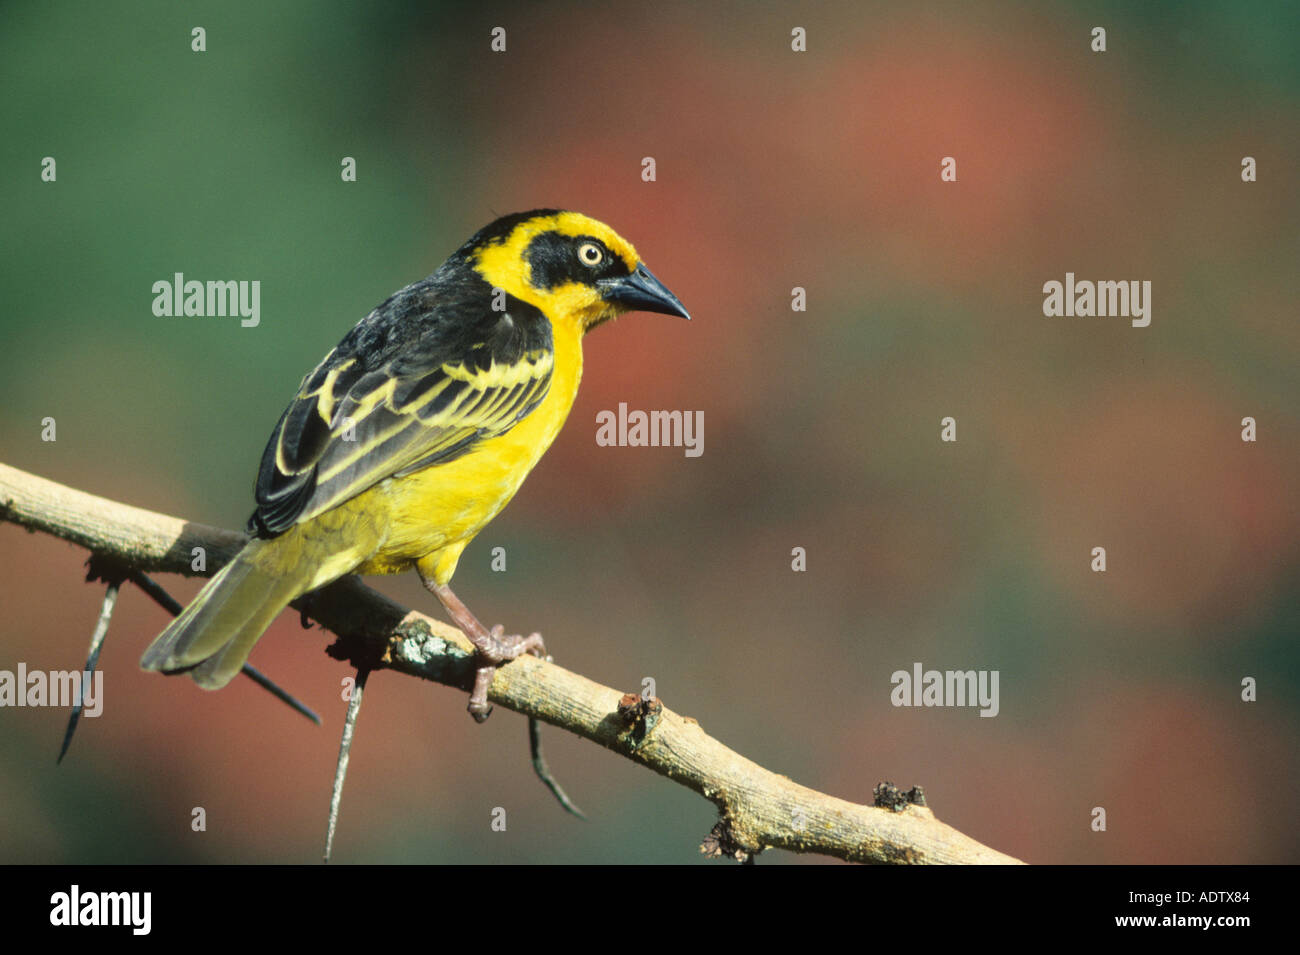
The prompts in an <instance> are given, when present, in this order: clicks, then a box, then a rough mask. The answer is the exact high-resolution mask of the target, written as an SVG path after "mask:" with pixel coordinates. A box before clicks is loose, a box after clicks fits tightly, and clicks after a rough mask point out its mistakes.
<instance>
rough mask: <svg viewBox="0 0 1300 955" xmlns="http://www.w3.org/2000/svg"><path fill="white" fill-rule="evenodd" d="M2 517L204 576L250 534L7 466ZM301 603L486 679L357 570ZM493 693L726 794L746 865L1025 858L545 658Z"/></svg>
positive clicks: (395, 666)
mask: <svg viewBox="0 0 1300 955" xmlns="http://www.w3.org/2000/svg"><path fill="white" fill-rule="evenodd" d="M0 520H5V521H9V522H12V523H14V524H17V525H19V526H21V527H25V528H27V529H28V530H31V531H43V532H45V533H47V534H52V535H54V536H55V537H60V538H62V539H64V540H67V541H71V542H73V543H75V544H79V545H80V546H82V547H85V548H87V549H88V550H90V551H91V552H92V553H93V554H96V555H99V556H100V557H101V558H107V559H111V560H116V561H120V562H121V563H122V564H124V565H125V566H127V567H129V568H132V569H137V570H141V571H145V572H150V571H165V572H168V573H179V574H187V575H193V574H194V572H193V571H192V570H191V561H192V549H193V548H195V547H203V548H205V549H206V551H207V567H208V571H207V572H208V573H213V572H215V571H216V570H218V569H219V568H220V567H221V566H222V565H223V564H224V563H225V562H226V561H228V560H230V558H231V557H233V556H234V555H235V554H236V553H238V551H239V549H240V547H242V546H243V544H244V541H245V540H246V538H245V537H244V536H243V535H242V534H237V533H234V532H233V531H228V530H223V529H221V528H216V527H208V526H206V525H204V524H196V523H193V522H191V521H184V520H181V519H179V518H175V517H168V516H166V515H163V514H156V513H154V512H152V511H146V510H143V509H141V508H136V507H131V506H129V505H126V504H121V503H118V502H117V501H110V500H107V499H105V498H102V497H96V496H94V495H92V494H87V493H85V492H82V491H77V490H74V489H72V488H69V487H65V486H63V485H61V484H56V483H54V482H53V481H47V480H45V479H44V478H39V477H36V476H35V475H31V474H27V473H25V472H23V471H19V470H16V469H14V468H11V467H8V466H6V465H3V464H0ZM294 607H296V608H298V609H299V610H300V611H302V612H303V613H305V614H307V615H308V616H310V617H311V618H312V619H314V620H316V621H317V622H319V623H320V624H322V625H323V626H324V627H326V628H328V629H329V630H331V631H333V632H334V633H335V634H338V635H339V638H338V640H337V641H336V642H335V643H334V645H333V646H331V647H330V648H329V650H328V652H329V653H330V655H331V656H333V657H335V658H337V659H340V660H348V661H350V662H351V663H352V664H353V665H354V666H356V667H358V668H363V669H369V670H378V669H389V670H396V671H397V672H399V673H405V674H408V675H410V676H415V677H419V678H421V679H424V680H430V681H433V682H435V683H442V684H445V685H447V686H454V687H458V688H460V689H462V690H466V691H468V690H469V688H470V687H471V686H472V684H473V680H474V658H473V648H472V646H471V644H470V643H469V641H468V640H467V639H466V637H465V636H464V634H462V633H461V632H460V631H459V630H457V629H456V628H454V627H451V626H449V625H448V624H445V623H442V622H441V621H438V620H434V619H432V618H430V617H427V616H425V615H424V614H422V613H418V612H416V611H414V610H408V609H407V608H405V607H403V606H401V605H400V604H397V603H395V602H394V601H392V600H390V599H388V598H387V597H385V596H383V595H382V594H380V593H378V592H376V591H374V590H371V589H370V588H369V587H367V586H365V584H363V583H361V581H360V580H358V579H357V578H356V577H345V578H343V579H342V580H339V581H336V582H335V583H333V584H330V585H329V586H328V587H324V588H322V589H320V590H318V591H316V592H314V593H312V594H308V595H307V596H305V597H303V598H301V599H300V600H298V601H295V603H294ZM490 698H491V700H492V702H493V703H496V704H497V705H499V706H503V707H505V708H507V709H511V710H515V711H516V712H519V713H523V714H525V715H527V716H530V717H534V718H536V719H539V720H542V721H544V722H547V723H551V724H553V725H555V726H559V727H561V728H562V729H566V730H568V731H569V732H571V733H575V734H577V735H578V736H582V737H585V738H586V739H589V740H592V741H593V742H596V743H599V744H600V745H602V746H604V747H606V748H607V749H611V750H613V751H614V752H616V753H619V754H621V755H623V756H625V757H627V758H628V759H630V760H633V761H634V762H637V763H641V764H642V765H644V766H646V767H648V768H649V769H652V770H654V771H655V772H657V773H659V774H660V775H662V776H666V777H668V778H669V779H671V780H673V781H674V782H676V783H679V784H681V785H683V786H686V787H688V788H689V789H692V790H694V791H695V792H697V793H699V794H700V795H702V796H704V797H705V798H706V799H708V800H709V801H711V802H712V803H714V804H715V805H716V806H717V807H718V810H719V812H720V815H721V820H720V821H719V823H718V825H717V826H715V827H714V830H713V832H712V833H710V835H709V837H708V838H707V839H706V840H705V843H704V846H703V847H702V848H703V849H704V851H706V852H707V853H709V854H713V855H730V856H732V857H734V858H737V859H740V860H742V861H744V860H746V859H749V858H752V856H753V855H755V854H756V853H758V852H760V851H762V850H763V849H767V848H781V849H789V850H791V851H793V852H812V853H821V854H824V855H829V856H834V857H836V858H840V859H844V860H847V861H851V862H887V863H918V864H920V863H940V864H941V863H1001V864H1010V863H1017V862H1018V861H1019V860H1017V859H1013V858H1012V857H1010V856H1007V855H1003V854H1002V853H1000V852H997V851H996V850H993V849H990V848H988V847H987V846H984V845H981V844H980V843H978V842H976V841H975V840H974V839H971V838H970V837H969V836H966V835H964V834H962V833H960V832H958V831H957V830H956V829H953V828H952V827H951V826H948V825H946V824H944V823H942V822H940V821H939V820H937V819H936V818H935V817H934V813H933V812H931V811H930V810H929V809H928V808H926V807H925V806H924V805H916V804H911V803H908V802H907V801H906V800H899V799H897V798H895V797H893V796H890V797H887V798H885V799H883V800H882V799H881V798H880V796H879V795H878V796H877V801H878V802H884V803H885V804H886V805H890V804H892V805H891V808H877V807H875V806H865V805H858V804H855V803H851V802H847V801H845V800H842V799H836V798H835V797H833V796H828V795H825V794H823V793H819V792H817V791H816V790H813V789H809V788H807V787H806V786H800V785H799V784H798V783H795V782H792V781H791V780H790V779H788V778H786V777H785V776H781V775H778V774H776V773H773V772H771V771H769V770H767V769H764V768H763V767H762V766H759V765H758V764H757V763H754V762H751V761H750V760H748V759H746V758H744V757H743V756H741V755H740V754H738V753H736V752H734V751H732V750H730V749H728V748H727V747H726V746H724V745H722V744H721V743H720V742H718V741H717V740H715V739H713V738H712V737H711V736H709V735H708V734H707V733H706V732H705V731H704V729H703V728H702V727H701V726H700V725H699V723H697V722H696V721H695V720H693V719H691V718H690V717H688V716H682V715H680V714H678V713H674V712H673V711H672V710H670V709H668V708H667V707H665V706H663V704H662V703H660V702H659V700H657V699H651V700H642V699H640V698H639V697H637V696H634V695H632V694H626V695H625V694H623V693H621V692H620V691H618V690H615V689H612V688H611V687H607V686H602V685H600V684H599V683H596V682H594V681H592V680H588V679H587V678H586V677H583V676H580V675H579V674H577V673H571V672H570V671H568V670H565V669H564V668H563V667H559V666H556V665H555V664H554V663H550V662H548V661H544V660H539V659H537V658H536V657H531V656H524V657H520V658H519V659H518V660H515V661H514V662H512V663H510V664H508V665H507V666H504V667H502V668H501V669H500V670H499V671H498V672H497V676H496V680H495V681H494V682H493V684H492V690H491V694H490ZM883 788H884V787H878V791H879V790H881V789H883ZM889 790H890V791H891V792H895V793H896V791H895V790H893V789H892V787H889ZM916 801H918V802H919V801H920V800H919V799H918V800H916Z"/></svg>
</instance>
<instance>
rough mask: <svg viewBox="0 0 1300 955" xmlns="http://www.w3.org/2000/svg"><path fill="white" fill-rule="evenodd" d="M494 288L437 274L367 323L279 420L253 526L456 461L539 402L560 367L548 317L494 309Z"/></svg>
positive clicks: (267, 532)
mask: <svg viewBox="0 0 1300 955" xmlns="http://www.w3.org/2000/svg"><path fill="white" fill-rule="evenodd" d="M444 268H445V267H444ZM475 281H477V283H478V285H479V286H481V288H478V287H476V286H475V285H474V282H475ZM467 285H468V286H469V287H470V288H471V290H472V291H473V292H474V293H475V294H472V295H469V296H467V295H465V294H464V290H465V287H466V286H467ZM453 290H454V292H458V293H459V294H452V292H453ZM491 294H492V290H491V289H490V288H488V287H487V285H486V283H484V282H482V280H481V279H478V278H477V275H476V274H475V275H473V276H472V277H467V276H464V275H462V276H460V277H459V279H458V280H457V279H455V277H450V278H449V277H447V276H442V274H441V270H440V272H439V273H435V274H434V275H433V276H431V277H430V278H429V279H426V280H424V282H421V283H416V284H415V285H413V286H410V287H408V288H406V289H403V290H402V291H401V292H399V293H397V294H396V295H394V296H393V297H392V298H390V299H389V300H388V301H387V302H385V303H384V304H383V305H381V306H380V307H379V308H377V309H376V310H375V311H374V312H371V314H370V315H368V316H367V317H366V318H365V319H363V320H362V322H360V323H359V324H358V325H357V326H356V328H354V329H353V330H352V331H351V332H350V333H349V334H348V336H347V337H346V338H344V340H343V341H342V342H340V344H339V346H338V347H337V348H335V349H334V350H333V351H332V352H330V353H329V354H328V355H327V356H326V357H325V359H324V360H323V361H322V362H321V363H320V365H318V366H317V367H316V369H315V370H314V371H313V372H312V373H311V374H310V375H308V376H307V377H306V378H304V379H303V382H302V385H301V386H300V387H299V389H298V393H297V395H296V396H295V397H294V399H293V401H292V402H290V404H289V407H288V408H286V409H285V411H284V414H282V415H281V416H280V421H279V424H278V425H277V426H276V429H275V431H274V433H273V434H272V435H271V439H270V441H269V442H268V443H267V447H266V452H265V453H264V454H263V456H262V465H261V468H260V470H259V473H258V479H257V488H256V495H257V510H256V511H255V512H254V513H253V516H252V518H251V519H250V521H249V526H250V530H252V531H254V532H255V533H257V534H259V535H260V536H274V535H275V534H278V533H280V532H282V531H284V530H286V529H288V528H289V527H291V526H293V525H294V524H296V523H301V522H302V521H306V520H310V519H311V518H313V517H315V516H317V515H319V514H321V513H323V512H324V511H326V510H329V509H330V508H332V507H335V506H337V505H338V504H341V503H343V502H344V501H346V500H348V499H349V498H352V497H355V496H356V495H357V494H360V493H362V492H363V491H365V490H367V489H369V488H371V487H373V486H374V485H375V484H378V483H379V482H380V481H382V480H384V479H385V478H388V477H394V476H402V475H406V474H410V473H412V472H413V471H416V470H419V469H421V468H426V467H430V466H432V465H436V464H438V463H441V462H445V461H450V460H454V459H455V458H457V457H460V456H461V455H463V454H466V453H468V452H469V451H471V450H472V449H473V448H474V447H475V446H477V445H478V444H479V443H480V442H482V441H483V440H485V439H487V438H490V437H494V436H496V435H500V434H504V433H505V432H506V431H508V430H510V428H512V427H514V425H515V424H516V423H517V422H518V421H519V420H520V419H522V418H523V417H525V416H526V415H527V414H528V413H529V412H531V411H532V410H533V409H534V408H536V407H537V405H538V404H540V403H541V401H542V399H543V398H544V397H545V396H546V393H547V390H548V388H549V387H550V380H551V370H552V365H553V363H554V350H553V344H552V339H551V326H550V322H549V321H548V320H547V319H546V317H545V315H543V314H542V313H541V312H540V311H538V310H537V309H536V308H533V307H532V306H530V305H528V304H527V303H524V302H521V301H519V300H518V299H514V298H509V301H508V302H507V308H506V311H505V312H494V311H492V309H491V308H490V307H489V301H490V297H491Z"/></svg>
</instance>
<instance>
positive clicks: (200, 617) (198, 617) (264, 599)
mask: <svg viewBox="0 0 1300 955" xmlns="http://www.w3.org/2000/svg"><path fill="white" fill-rule="evenodd" d="M256 546H258V545H257V543H254V544H251V545H250V546H249V548H245V550H244V551H242V552H241V553H240V554H239V556H237V557H236V558H235V559H234V560H233V561H231V562H230V563H229V564H227V565H226V566H225V567H223V568H222V569H221V570H220V572H218V573H217V575H216V576H215V577H213V578H212V579H211V580H210V581H208V583H207V584H206V586H204V588H203V589H202V590H201V591H199V595H198V596H197V597H195V598H194V600H193V602H191V603H190V605H189V606H188V607H186V608H185V610H184V611H183V612H182V613H181V615H180V616H179V617H177V618H176V619H175V620H173V621H172V622H171V624H170V626H168V627H167V629H166V630H164V631H163V632H162V633H161V634H159V635H158V638H157V639H156V640H154V642H153V643H152V644H150V646H149V648H148V649H147V650H145V652H144V655H143V656H142V657H141V658H140V666H141V667H143V668H144V669H146V670H161V671H162V672H164V673H174V672H176V671H179V670H189V671H190V676H191V677H192V678H193V679H194V682H195V683H197V684H198V685H199V686H201V687H203V688H204V689H207V690H218V689H220V688H221V687H223V686H225V685H226V684H227V683H229V682H230V681H231V680H232V679H234V677H235V675H236V674H237V673H239V671H240V670H241V669H242V668H243V666H244V661H245V660H247V659H248V654H249V653H250V652H251V651H252V649H253V645H254V644H256V643H257V641H258V640H259V639H260V638H261V636H262V634H263V633H264V632H265V631H266V628H267V627H269V626H270V625H271V621H272V620H274V619H275V617H276V615H277V614H279V612H280V611H281V610H283V609H284V608H285V607H286V606H287V605H288V603H289V601H291V600H293V599H295V598H296V597H298V596H300V595H301V594H302V593H304V592H305V590H306V584H307V583H309V581H308V580H306V579H304V578H305V577H306V576H307V575H306V574H305V573H288V574H271V573H267V572H266V571H264V570H262V569H261V568H259V567H258V566H257V562H256V561H255V560H254V559H252V558H253V556H254V555H253V554H251V553H250V550H251V549H252V548H254V547H256Z"/></svg>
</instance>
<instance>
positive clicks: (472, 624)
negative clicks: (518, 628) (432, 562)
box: [420, 574, 546, 723]
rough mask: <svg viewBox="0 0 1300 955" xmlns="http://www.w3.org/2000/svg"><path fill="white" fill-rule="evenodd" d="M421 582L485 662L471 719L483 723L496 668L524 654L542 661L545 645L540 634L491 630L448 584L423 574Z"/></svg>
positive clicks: (471, 705) (472, 697)
mask: <svg viewBox="0 0 1300 955" xmlns="http://www.w3.org/2000/svg"><path fill="white" fill-rule="evenodd" d="M420 580H421V581H423V583H424V586H425V587H427V588H428V590H429V592H430V593H431V594H433V595H434V596H435V597H437V598H438V602H439V603H441V604H442V605H443V607H445V608H446V610H447V615H448V616H450V617H451V619H452V622H453V623H455V624H456V626H458V627H460V629H461V630H462V631H463V632H464V634H465V636H467V637H469V639H470V642H471V643H473V644H474V647H475V649H476V650H478V655H479V658H480V660H482V661H486V662H485V665H484V666H480V667H479V668H478V673H477V674H476V675H475V677H474V691H473V692H472V693H470V695H469V715H470V716H472V717H474V719H475V720H477V721H478V722H480V723H482V722H483V721H484V720H486V719H487V718H488V716H489V715H490V714H491V713H492V705H491V704H490V703H488V698H487V694H488V687H490V686H491V685H492V678H493V677H494V676H495V675H496V672H497V667H499V666H500V665H501V664H503V663H508V662H509V661H511V660H513V659H515V658H516V657H520V656H523V655H524V654H525V653H531V654H533V655H534V656H539V657H544V656H546V645H545V644H544V643H542V635H541V634H540V633H534V634H530V635H529V636H527V637H521V636H519V635H518V634H511V635H507V634H506V632H505V627H503V626H501V625H500V624H497V625H496V626H495V627H493V628H492V629H491V630H489V629H488V628H487V627H485V626H483V624H481V623H479V619H478V617H476V616H474V614H472V613H471V612H470V609H469V608H468V607H466V606H465V605H464V604H463V603H462V602H461V599H460V598H459V597H457V596H456V595H455V594H454V593H452V592H451V588H450V587H448V586H447V585H446V584H440V583H437V582H436V581H434V580H433V579H432V578H430V577H426V576H425V575H424V574H420Z"/></svg>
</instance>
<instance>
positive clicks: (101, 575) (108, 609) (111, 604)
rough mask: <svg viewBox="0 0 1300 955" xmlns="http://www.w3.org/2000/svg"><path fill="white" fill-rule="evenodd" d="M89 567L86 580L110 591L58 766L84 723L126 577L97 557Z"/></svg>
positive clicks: (85, 668)
mask: <svg viewBox="0 0 1300 955" xmlns="http://www.w3.org/2000/svg"><path fill="white" fill-rule="evenodd" d="M88 564H89V569H88V570H87V572H86V580H87V581H92V580H105V581H107V582H108V589H107V590H106V591H105V592H104V602H103V604H102V605H100V608H99V620H98V621H97V622H96V624H95V632H94V633H92V634H91V636H90V652H89V654H87V656H86V665H85V667H84V668H83V669H82V671H81V692H79V693H78V694H77V698H76V699H75V700H74V701H73V704H72V712H71V713H70V714H69V715H68V728H67V729H66V730H64V732H63V745H62V746H61V747H59V758H58V759H56V760H55V763H56V764H57V763H62V762H63V757H64V756H66V755H67V753H68V747H69V746H71V745H72V734H73V733H75V732H76V731H77V724H78V723H80V722H81V711H82V709H83V708H84V706H85V703H86V694H87V692H88V691H89V690H90V680H91V677H92V676H93V675H94V673H95V665H96V664H97V663H99V651H100V650H102V649H103V648H104V638H105V637H107V636H108V624H109V622H110V621H111V620H112V619H113V610H114V609H115V608H116V607H117V593H118V590H119V588H120V587H121V586H122V580H123V577H124V575H123V574H120V573H118V571H117V570H115V569H113V566H111V564H110V562H108V561H104V560H100V559H97V557H96V555H94V554H92V555H91V557H90V560H89V561H88Z"/></svg>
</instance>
